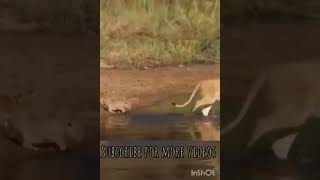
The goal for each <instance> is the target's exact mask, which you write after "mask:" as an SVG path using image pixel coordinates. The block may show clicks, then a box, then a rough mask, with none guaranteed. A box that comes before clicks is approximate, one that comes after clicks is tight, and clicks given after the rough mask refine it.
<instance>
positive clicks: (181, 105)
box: [172, 83, 200, 107]
mask: <svg viewBox="0 0 320 180" xmlns="http://www.w3.org/2000/svg"><path fill="white" fill-rule="evenodd" d="M199 88H200V83H198V84H197V85H196V87H195V88H194V90H193V92H192V94H191V96H190V98H189V99H188V101H187V102H185V103H184V104H175V103H172V104H173V105H174V106H175V107H185V106H187V105H188V104H190V102H191V101H192V99H193V98H194V96H195V95H196V93H197V92H198V90H199Z"/></svg>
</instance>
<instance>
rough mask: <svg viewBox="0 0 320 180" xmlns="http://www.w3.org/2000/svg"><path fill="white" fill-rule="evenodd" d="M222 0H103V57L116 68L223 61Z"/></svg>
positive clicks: (101, 6) (101, 24) (101, 32)
mask: <svg viewBox="0 0 320 180" xmlns="http://www.w3.org/2000/svg"><path fill="white" fill-rule="evenodd" d="M219 31H220V5H219V0H218V1H217V2H216V1H215V0H201V1H198V0H101V1H100V56H101V60H102V61H103V62H104V63H107V64H110V65H115V66H116V67H132V66H133V67H143V66H149V67H153V66H161V65H172V64H193V63H214V62H219V60H220V56H219V54H220V53H219V50H220V39H219V38H220V34H219Z"/></svg>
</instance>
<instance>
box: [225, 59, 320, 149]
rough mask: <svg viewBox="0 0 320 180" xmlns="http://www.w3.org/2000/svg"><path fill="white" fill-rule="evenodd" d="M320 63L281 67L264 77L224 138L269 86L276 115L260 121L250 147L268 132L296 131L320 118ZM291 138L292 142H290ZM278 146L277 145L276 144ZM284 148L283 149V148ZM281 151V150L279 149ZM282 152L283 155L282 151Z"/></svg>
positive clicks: (278, 66) (273, 69)
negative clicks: (287, 129) (293, 129)
mask: <svg viewBox="0 0 320 180" xmlns="http://www.w3.org/2000/svg"><path fill="white" fill-rule="evenodd" d="M319 69H320V64H319V63H314V62H306V63H302V62H301V63H299V62H295V63H289V64H278V65H275V66H273V67H271V68H270V69H268V70H267V71H265V72H264V73H263V74H261V75H260V77H259V78H258V79H257V80H256V82H255V83H254V85H253V86H252V87H251V90H250V91H249V94H248V96H247V99H246V101H245V102H244V104H243V107H242V109H241V111H240V113H239V114H238V116H237V117H236V119H235V120H234V121H233V122H231V124H229V125H228V126H227V127H226V128H223V129H222V131H221V133H222V135H224V134H226V133H228V132H230V131H231V130H232V129H233V128H234V127H236V126H237V125H238V124H239V123H240V122H241V120H242V119H243V118H245V117H246V115H247V114H248V113H247V112H248V111H249V110H250V108H252V107H251V104H252V103H253V101H254V100H255V99H256V96H257V94H258V93H259V92H261V90H262V88H263V87H266V89H265V90H266V92H267V97H268V98H265V99H266V100H267V101H268V102H267V104H268V105H269V106H270V105H271V107H272V112H271V113H270V114H269V115H268V116H265V117H261V118H259V119H257V122H256V127H255V129H254V131H253V134H252V137H251V138H250V140H249V142H248V144H247V146H248V147H250V146H252V145H253V144H255V142H256V141H257V140H258V139H259V138H260V137H261V136H262V135H264V134H265V133H267V132H270V131H272V130H279V129H284V128H296V127H300V125H303V124H304V123H305V122H306V120H307V119H308V118H309V117H311V116H315V117H319V116H320V79H319V77H320V71H319ZM296 135H297V134H293V135H292V134H291V135H290V136H288V137H287V139H286V140H285V141H283V142H286V143H288V145H289V146H291V143H292V142H293V141H294V139H295V137H296ZM288 138H289V139H288ZM275 145H276V144H275ZM282 149H283V148H282ZM277 151H278V150H277ZM278 153H279V152H278Z"/></svg>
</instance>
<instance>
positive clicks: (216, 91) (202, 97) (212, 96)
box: [172, 79, 220, 116]
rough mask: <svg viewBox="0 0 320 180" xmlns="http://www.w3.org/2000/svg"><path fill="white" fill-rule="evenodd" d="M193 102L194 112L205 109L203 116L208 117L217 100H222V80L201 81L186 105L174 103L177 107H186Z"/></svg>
mask: <svg viewBox="0 0 320 180" xmlns="http://www.w3.org/2000/svg"><path fill="white" fill-rule="evenodd" d="M192 100H195V105H194V108H193V109H192V112H195V111H196V110H198V108H199V107H203V109H202V114H203V115H204V116H208V114H209V112H210V110H211V108H212V105H213V103H214V102H216V101H217V100H220V79H209V80H203V81H200V82H199V83H198V84H197V85H196V87H195V88H194V90H193V92H192V94H191V96H190V98H189V99H188V101H187V102H185V103H184V104H176V103H172V105H174V106H175V107H179V108H180V107H186V106H187V105H189V104H190V103H191V102H192Z"/></svg>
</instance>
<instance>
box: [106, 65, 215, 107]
mask: <svg viewBox="0 0 320 180" xmlns="http://www.w3.org/2000/svg"><path fill="white" fill-rule="evenodd" d="M219 77H220V65H193V66H185V67H160V68H155V69H146V70H132V69H130V70H128V69H101V71H100V92H107V95H106V98H107V99H112V100H120V101H129V102H130V103H132V106H133V107H132V108H133V109H135V108H139V107H143V106H148V105H150V104H152V103H155V102H157V101H159V100H161V99H164V98H168V97H170V96H174V95H178V94H185V93H191V91H192V90H193V88H194V86H195V84H196V83H197V82H198V81H201V80H204V79H210V78H219Z"/></svg>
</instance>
